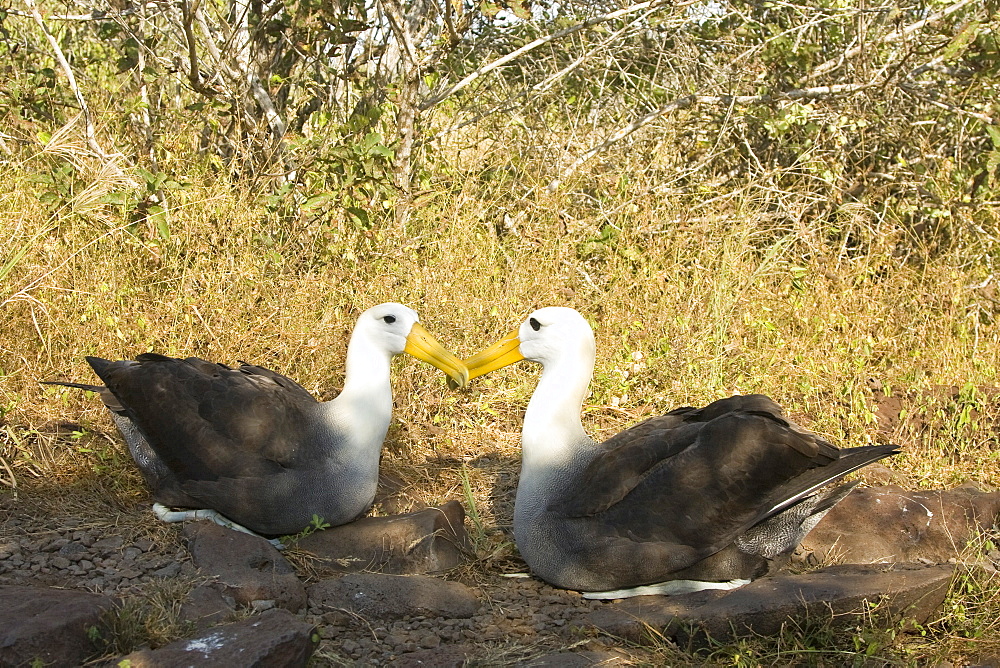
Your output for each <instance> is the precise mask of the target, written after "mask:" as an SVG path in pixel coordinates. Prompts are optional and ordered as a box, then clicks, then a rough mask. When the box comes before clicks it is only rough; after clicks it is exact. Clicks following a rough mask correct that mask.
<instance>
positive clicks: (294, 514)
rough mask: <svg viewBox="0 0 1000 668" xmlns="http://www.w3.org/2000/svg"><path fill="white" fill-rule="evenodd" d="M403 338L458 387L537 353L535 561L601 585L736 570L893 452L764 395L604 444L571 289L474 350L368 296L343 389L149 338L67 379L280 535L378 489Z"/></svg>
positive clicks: (198, 486)
mask: <svg viewBox="0 0 1000 668" xmlns="http://www.w3.org/2000/svg"><path fill="white" fill-rule="evenodd" d="M404 352H405V353H409V354H411V355H413V356H414V357H417V358H418V359H421V360H423V361H426V362H429V363H430V364H433V365H434V366H436V367H438V368H440V369H441V370H442V371H444V372H445V373H446V374H447V375H448V377H449V379H450V383H451V384H452V385H454V386H458V387H461V386H464V385H465V384H466V383H467V382H468V381H469V380H470V379H471V378H474V377H476V376H480V375H483V374H485V373H489V372H490V371H493V370H495V369H498V368H501V367H503V366H507V365H508V364H512V363H514V362H516V361H519V360H522V359H526V360H529V361H534V362H538V363H541V364H542V366H543V371H542V376H541V379H540V380H539V383H538V387H537V388H536V390H535V392H534V394H533V395H532V398H531V401H530V402H529V404H528V409H527V411H526V413H525V418H524V425H523V430H522V470H521V478H520V482H519V484H518V490H517V497H516V500H515V508H514V537H515V541H516V543H517V546H518V549H519V551H520V552H521V555H522V556H523V558H524V559H525V561H526V562H527V564H528V565H529V567H530V568H531V570H532V571H533V572H534V574H535V575H537V576H538V577H540V578H541V579H543V580H546V581H548V582H550V583H551V584H554V585H556V586H559V587H564V588H567V589H576V590H581V591H585V592H590V594H588V595H589V596H591V597H594V598H616V597H621V596H630V595H635V594H645V593H672V592H681V591H691V590H696V589H704V588H731V587H734V586H739V585H740V584H743V583H745V582H747V581H749V580H750V579H752V578H753V577H757V576H759V575H761V574H763V573H764V572H766V571H767V567H768V564H769V563H770V561H771V560H772V559H774V558H776V557H778V556H781V555H783V554H786V553H788V552H790V551H791V550H792V549H793V548H794V547H795V545H797V544H798V543H799V542H800V541H801V540H802V538H803V537H804V536H805V535H806V533H808V532H809V530H811V529H812V527H813V526H815V524H816V523H817V522H818V521H819V520H820V519H821V518H822V516H823V515H824V514H825V513H826V511H828V510H829V509H830V508H831V507H832V506H833V505H834V504H836V503H837V502H838V501H839V500H840V499H842V498H843V497H844V496H845V495H846V494H847V493H848V492H849V491H850V489H851V487H852V485H850V484H847V485H841V486H839V487H837V488H836V489H834V490H833V491H829V492H825V493H824V492H820V491H819V490H820V488H821V487H823V486H825V485H827V484H829V483H831V482H834V481H836V480H838V479H840V478H842V477H843V476H845V475H847V474H848V473H850V472H852V471H855V470H857V469H859V468H861V467H862V466H865V465H866V464H869V463H871V462H874V461H876V460H878V459H881V458H883V457H887V456H889V455H892V454H895V453H896V452H898V450H897V449H896V448H895V446H888V445H886V446H866V447H860V448H850V449H838V448H835V447H834V446H832V445H830V444H829V443H827V442H826V441H824V440H822V439H820V438H819V437H818V436H815V435H813V434H810V433H809V432H806V431H805V430H803V429H801V428H799V427H797V426H796V425H794V424H793V423H791V422H789V421H788V420H786V419H785V418H784V417H783V415H782V412H781V409H780V407H779V406H777V404H775V403H774V402H772V401H771V400H770V399H768V398H767V397H764V396H762V395H751V396H746V397H731V398H729V399H723V400H721V401H717V402H714V403H712V404H710V405H708V406H706V407H705V408H703V409H695V408H680V409H677V410H674V411H671V412H669V413H667V414H665V415H662V416H660V417H656V418H651V419H649V420H647V421H645V422H643V423H641V424H639V425H636V426H635V427H632V428H631V429H627V430H625V431H623V432H621V433H620V434H618V435H617V436H614V437H612V438H611V439H609V440H608V441H606V442H605V443H603V444H596V443H594V442H593V441H592V440H591V439H589V438H588V437H587V435H586V433H585V432H584V430H583V427H582V425H581V422H580V411H581V408H582V405H583V399H584V396H585V394H586V391H587V387H588V385H589V383H590V378H591V376H592V374H593V368H594V360H595V346H594V336H593V331H592V330H591V328H590V326H589V325H588V324H587V322H586V320H584V319H583V317H582V316H580V314H579V313H577V312H576V311H574V310H573V309H568V308H560V307H550V308H544V309H540V310H538V311H535V312H534V313H532V314H531V315H530V316H529V317H528V319H527V320H525V321H524V323H522V324H521V326H520V327H519V328H518V329H516V330H514V331H513V332H511V333H510V334H509V335H507V336H506V337H504V338H503V339H501V340H500V341H499V342H498V343H497V344H495V345H494V346H491V347H490V348H487V349H485V350H483V351H482V352H480V353H478V354H476V355H474V356H473V357H471V358H469V359H467V360H465V361H464V362H463V361H461V360H459V359H458V358H456V357H455V356H454V355H452V354H451V353H449V352H448V351H446V350H445V349H444V348H443V347H441V345H440V344H438V343H437V341H436V340H434V338H433V337H432V336H431V335H430V334H429V333H428V332H427V331H426V330H425V329H424V328H423V327H422V326H421V325H420V323H419V320H418V317H417V314H416V313H415V312H414V311H412V310H411V309H409V308H407V307H405V306H402V305H400V304H381V305H379V306H376V307H373V308H371V309H369V310H368V311H365V312H364V313H363V314H362V315H361V316H360V317H359V319H358V323H357V326H356V327H355V329H354V333H353V334H352V336H351V342H350V344H349V346H348V352H347V373H346V377H345V383H344V389H343V390H342V392H341V393H340V394H339V395H338V396H337V398H336V399H334V400H333V401H330V402H325V403H320V402H317V401H316V400H315V399H314V398H313V397H312V396H311V395H310V394H309V393H308V392H307V391H306V390H305V389H304V388H302V387H301V386H300V385H298V384H297V383H295V382H294V381H292V380H290V379H288V378H286V377H285V376H282V375H280V374H277V373H275V372H273V371H269V370H267V369H264V368H262V367H257V366H253V365H249V364H245V363H244V364H242V366H240V367H239V368H238V369H231V368H229V367H226V366H223V365H219V364H211V363H209V362H205V361H203V360H199V359H197V358H189V359H186V360H178V359H173V358H168V357H163V356H160V355H152V354H147V355H140V356H139V357H138V358H137V359H136V360H134V361H128V360H126V361H119V362H109V361H107V360H102V359H99V358H92V357H89V358H87V360H88V362H89V363H90V365H91V366H92V367H93V369H94V371H95V372H96V373H97V375H98V376H100V377H101V379H102V380H103V381H104V383H105V385H104V386H93V385H83V384H79V383H56V384H61V385H68V386H70V387H78V388H83V389H88V390H93V391H98V392H100V393H101V397H102V399H103V400H104V403H105V405H107V407H108V408H109V410H111V413H112V417H113V418H114V420H115V423H116V424H117V426H118V428H119V430H120V431H121V432H122V434H123V436H124V437H125V440H126V442H127V444H128V446H129V449H130V451H131V453H132V456H133V458H134V459H135V461H136V463H137V464H138V466H139V467H140V469H141V470H142V472H143V475H144V477H145V478H146V480H147V481H148V483H149V484H150V486H151V487H152V489H153V495H154V498H155V499H156V501H157V502H158V503H159V504H163V505H169V506H178V507H186V508H209V509H213V511H216V512H218V513H221V514H222V515H224V516H225V518H228V520H233V521H235V522H239V523H240V524H241V525H243V526H244V527H247V528H248V529H251V530H253V531H256V532H259V533H262V534H266V535H280V534H288V533H294V532H296V531H299V530H300V529H302V528H304V527H306V526H308V525H309V524H310V522H311V520H312V518H313V516H314V515H318V516H320V517H322V518H323V519H324V521H326V522H327V523H328V524H330V525H337V524H343V523H346V522H350V521H352V520H354V519H356V518H357V517H359V516H360V515H362V514H364V513H365V512H366V511H367V510H368V509H369V508H370V506H371V504H372V501H373V498H374V495H375V488H376V485H377V480H378V460H379V453H380V450H381V444H382V441H383V440H384V438H385V434H386V431H387V428H388V425H389V421H390V414H391V408H392V394H391V387H390V381H389V361H390V359H391V358H392V357H393V356H394V355H397V354H401V353H404ZM158 507H159V508H160V509H161V512H159V513H158V514H160V516H161V517H162V518H164V519H175V518H174V517H173V516H171V515H170V514H169V513H166V512H164V510H163V506H158ZM203 514H204V512H203V511H196V516H202V515H203ZM181 517H184V516H183V515H182V516H181ZM225 518H218V517H215V518H213V519H216V521H219V522H220V523H223V524H225V523H226V519H225ZM234 528H242V527H234Z"/></svg>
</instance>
